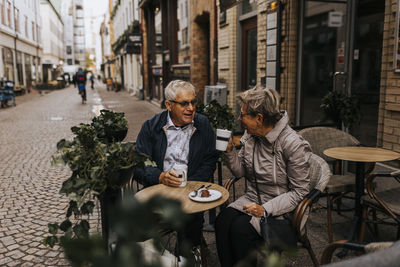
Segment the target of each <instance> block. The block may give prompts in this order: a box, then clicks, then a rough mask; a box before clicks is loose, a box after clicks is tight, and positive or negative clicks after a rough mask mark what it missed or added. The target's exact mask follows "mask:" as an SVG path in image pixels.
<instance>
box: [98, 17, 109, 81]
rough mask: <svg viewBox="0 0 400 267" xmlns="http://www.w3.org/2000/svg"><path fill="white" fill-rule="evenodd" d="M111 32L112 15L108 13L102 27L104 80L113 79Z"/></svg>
mask: <svg viewBox="0 0 400 267" xmlns="http://www.w3.org/2000/svg"><path fill="white" fill-rule="evenodd" d="M110 37H111V31H110V14H109V12H106V14H105V15H104V20H103V22H102V23H101V25H100V43H101V71H102V75H103V79H107V78H110V77H112V71H111V61H112V54H111V38H110Z"/></svg>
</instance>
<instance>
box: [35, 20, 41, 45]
mask: <svg viewBox="0 0 400 267" xmlns="http://www.w3.org/2000/svg"><path fill="white" fill-rule="evenodd" d="M36 33H37V41H38V43H40V42H41V36H40V28H39V26H38V25H37V24H36Z"/></svg>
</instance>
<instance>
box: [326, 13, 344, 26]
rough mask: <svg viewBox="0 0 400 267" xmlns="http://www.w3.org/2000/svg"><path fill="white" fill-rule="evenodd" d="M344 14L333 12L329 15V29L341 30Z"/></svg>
mask: <svg viewBox="0 0 400 267" xmlns="http://www.w3.org/2000/svg"><path fill="white" fill-rule="evenodd" d="M342 18H343V13H342V12H340V11H331V12H329V14H328V27H335V28H339V27H342V25H343V22H342V21H343V20H342Z"/></svg>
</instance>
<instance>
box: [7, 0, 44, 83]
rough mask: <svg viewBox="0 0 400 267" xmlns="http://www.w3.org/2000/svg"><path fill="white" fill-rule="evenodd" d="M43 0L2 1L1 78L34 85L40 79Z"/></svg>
mask: <svg viewBox="0 0 400 267" xmlns="http://www.w3.org/2000/svg"><path fill="white" fill-rule="evenodd" d="M39 2H40V0H19V1H15V0H0V77H6V78H7V79H9V80H12V81H15V83H16V85H19V86H21V87H25V88H27V89H30V88H31V85H32V81H37V82H40V81H41V77H42V75H41V68H40V64H41V59H42V39H41V25H42V23H41V16H40V4H39Z"/></svg>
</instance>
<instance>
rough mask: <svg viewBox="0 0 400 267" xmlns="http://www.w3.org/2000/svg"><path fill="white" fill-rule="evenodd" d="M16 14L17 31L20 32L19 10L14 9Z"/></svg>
mask: <svg viewBox="0 0 400 267" xmlns="http://www.w3.org/2000/svg"><path fill="white" fill-rule="evenodd" d="M14 12H15V31H17V32H20V29H19V10H18V8H14Z"/></svg>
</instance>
